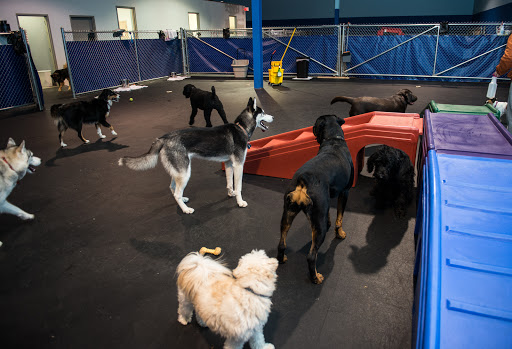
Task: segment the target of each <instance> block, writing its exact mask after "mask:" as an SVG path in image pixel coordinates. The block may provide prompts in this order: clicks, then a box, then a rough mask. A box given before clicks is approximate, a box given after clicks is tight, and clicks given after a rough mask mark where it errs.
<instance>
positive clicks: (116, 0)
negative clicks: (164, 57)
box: [0, 0, 246, 68]
mask: <svg viewBox="0 0 512 349" xmlns="http://www.w3.org/2000/svg"><path fill="white" fill-rule="evenodd" d="M116 6H123V7H134V8H135V15H136V21H137V28H138V30H161V29H176V30H178V29H180V28H185V29H188V12H197V13H199V20H200V26H201V29H219V28H227V27H228V26H229V16H237V27H238V28H245V23H246V22H245V12H243V7H242V6H240V5H234V4H226V3H220V2H214V1H205V0H86V1H83V0H0V9H1V12H0V17H1V18H0V19H2V20H7V22H8V23H9V24H10V26H11V30H18V21H17V17H16V15H17V14H29V15H30V14H34V15H41V14H44V15H47V16H48V20H49V23H50V30H51V35H52V39H53V45H54V48H55V54H56V58H57V65H58V67H59V68H61V67H62V65H63V64H64V63H65V62H66V59H65V55H64V48H63V44H62V35H61V30H60V28H61V27H63V28H64V30H71V23H70V19H69V16H93V17H94V20H95V23H96V30H98V31H101V30H114V29H116V28H117V27H118V24H117V13H116Z"/></svg>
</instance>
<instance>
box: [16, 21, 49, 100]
mask: <svg viewBox="0 0 512 349" xmlns="http://www.w3.org/2000/svg"><path fill="white" fill-rule="evenodd" d="M20 33H21V37H22V38H23V43H24V44H25V51H26V53H25V59H26V61H27V68H28V76H29V78H30V86H32V95H33V96H34V102H36V104H37V106H38V107H39V110H43V109H44V107H43V98H42V96H41V94H40V92H39V86H38V84H37V83H36V74H37V71H36V70H35V69H34V67H35V65H34V62H33V61H32V55H31V53H30V46H29V45H28V41H27V34H26V33H25V30H24V29H23V28H20Z"/></svg>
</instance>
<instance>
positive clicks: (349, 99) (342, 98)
mask: <svg viewBox="0 0 512 349" xmlns="http://www.w3.org/2000/svg"><path fill="white" fill-rule="evenodd" d="M353 101H354V98H352V97H345V96H338V97H334V98H333V99H332V101H331V104H334V103H336V102H347V103H350V104H352V102H353Z"/></svg>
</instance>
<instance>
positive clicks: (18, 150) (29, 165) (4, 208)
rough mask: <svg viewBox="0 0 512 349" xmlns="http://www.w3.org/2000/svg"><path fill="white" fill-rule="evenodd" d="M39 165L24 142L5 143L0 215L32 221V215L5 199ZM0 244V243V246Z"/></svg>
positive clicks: (0, 152)
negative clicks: (9, 215) (4, 214)
mask: <svg viewBox="0 0 512 349" xmlns="http://www.w3.org/2000/svg"><path fill="white" fill-rule="evenodd" d="M40 164H41V159H40V158H38V157H36V156H34V154H33V153H32V152H31V151H30V150H28V149H27V148H25V141H23V142H21V144H20V145H19V146H17V145H16V142H14V140H13V139H12V138H9V141H8V142H7V148H5V149H3V150H0V213H8V214H12V215H15V216H17V217H19V218H21V219H23V220H28V219H34V215H33V214H30V213H27V212H25V211H23V210H22V209H21V208H19V207H17V206H14V205H13V204H11V203H10V202H9V201H7V197H8V196H9V195H10V194H11V192H12V190H13V189H14V187H15V186H16V184H18V182H19V181H21V179H22V178H23V177H25V175H26V174H27V173H34V172H35V171H36V168H35V166H39V165H40ZM1 245H2V242H0V246H1Z"/></svg>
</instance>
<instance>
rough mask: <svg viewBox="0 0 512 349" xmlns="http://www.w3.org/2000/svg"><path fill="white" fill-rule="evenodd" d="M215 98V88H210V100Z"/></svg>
mask: <svg viewBox="0 0 512 349" xmlns="http://www.w3.org/2000/svg"><path fill="white" fill-rule="evenodd" d="M213 98H215V86H212V99H213Z"/></svg>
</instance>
